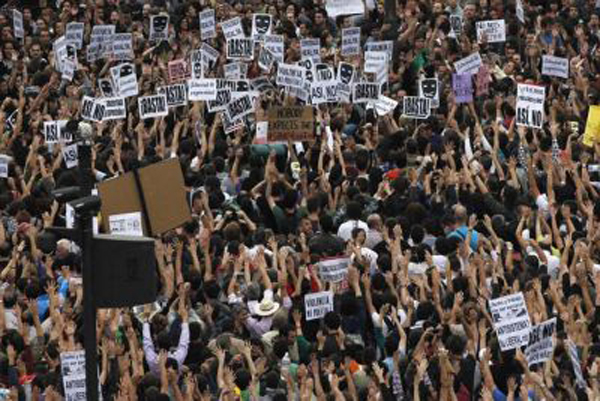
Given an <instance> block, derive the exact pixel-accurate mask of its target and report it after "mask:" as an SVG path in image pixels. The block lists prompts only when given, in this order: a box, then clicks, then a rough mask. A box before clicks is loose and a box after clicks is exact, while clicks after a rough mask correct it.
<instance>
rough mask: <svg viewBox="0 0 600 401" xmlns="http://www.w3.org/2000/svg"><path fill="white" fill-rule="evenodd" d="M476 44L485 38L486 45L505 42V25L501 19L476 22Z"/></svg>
mask: <svg viewBox="0 0 600 401" xmlns="http://www.w3.org/2000/svg"><path fill="white" fill-rule="evenodd" d="M476 26H477V42H478V43H482V42H483V39H484V37H485V39H486V42H487V43H498V42H506V25H505V23H504V20H503V19H495V20H488V21H479V22H477V25H476Z"/></svg>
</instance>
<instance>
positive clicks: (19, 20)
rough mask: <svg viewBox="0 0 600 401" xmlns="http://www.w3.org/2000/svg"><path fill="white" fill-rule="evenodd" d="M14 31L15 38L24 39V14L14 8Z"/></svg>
mask: <svg viewBox="0 0 600 401" xmlns="http://www.w3.org/2000/svg"><path fill="white" fill-rule="evenodd" d="M13 33H14V35H15V38H19V39H24V38H25V29H24V28H23V14H22V13H21V12H20V11H19V10H13Z"/></svg>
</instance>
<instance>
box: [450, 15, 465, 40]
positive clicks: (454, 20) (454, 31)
mask: <svg viewBox="0 0 600 401" xmlns="http://www.w3.org/2000/svg"><path fill="white" fill-rule="evenodd" d="M449 20H450V33H448V37H451V38H456V37H458V36H460V35H461V34H462V30H463V29H462V27H463V18H462V15H458V14H452V15H450V18H449Z"/></svg>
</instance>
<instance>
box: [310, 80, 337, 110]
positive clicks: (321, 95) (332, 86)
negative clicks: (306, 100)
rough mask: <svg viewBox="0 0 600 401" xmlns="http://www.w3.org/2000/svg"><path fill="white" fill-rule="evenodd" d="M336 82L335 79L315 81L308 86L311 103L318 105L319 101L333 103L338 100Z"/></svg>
mask: <svg viewBox="0 0 600 401" xmlns="http://www.w3.org/2000/svg"><path fill="white" fill-rule="evenodd" d="M337 86H338V83H337V81H335V80H333V79H332V80H329V81H317V82H313V83H312V84H311V86H310V99H311V103H312V104H314V105H318V104H321V103H335V102H337V101H338V96H337Z"/></svg>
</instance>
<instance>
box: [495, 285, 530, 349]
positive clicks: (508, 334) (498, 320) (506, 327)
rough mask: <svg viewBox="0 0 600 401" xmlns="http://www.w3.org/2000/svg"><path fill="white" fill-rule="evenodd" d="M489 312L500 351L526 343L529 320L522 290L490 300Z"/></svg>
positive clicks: (527, 340)
mask: <svg viewBox="0 0 600 401" xmlns="http://www.w3.org/2000/svg"><path fill="white" fill-rule="evenodd" d="M490 312H491V315H492V320H493V323H494V329H495V330H496V334H497V336H498V342H499V343H500V349H501V350H502V351H508V350H511V349H515V348H519V347H522V346H524V345H527V343H528V342H529V331H530V329H531V321H530V319H529V312H528V311H527V305H526V304H525V298H523V293H522V292H519V293H516V294H512V295H507V296H504V297H500V298H496V299H492V300H490Z"/></svg>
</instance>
